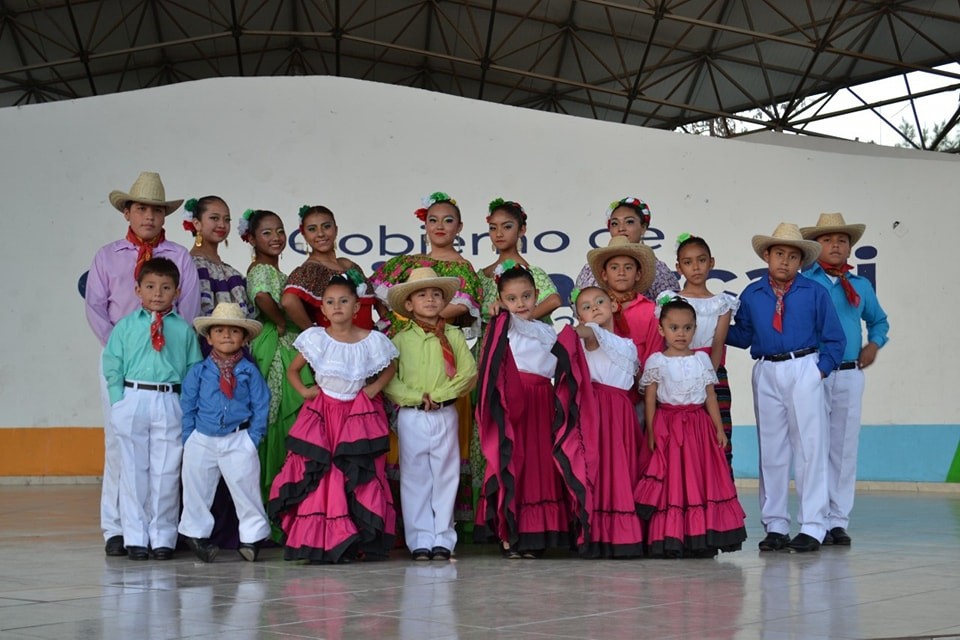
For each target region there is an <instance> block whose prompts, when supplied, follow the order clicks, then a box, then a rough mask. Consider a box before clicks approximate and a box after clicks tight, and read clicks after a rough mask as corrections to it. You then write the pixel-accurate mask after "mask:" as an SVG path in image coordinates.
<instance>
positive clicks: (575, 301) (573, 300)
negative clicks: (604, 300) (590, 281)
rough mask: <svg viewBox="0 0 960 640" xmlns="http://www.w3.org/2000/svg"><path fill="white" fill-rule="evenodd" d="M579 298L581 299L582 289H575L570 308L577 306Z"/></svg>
mask: <svg viewBox="0 0 960 640" xmlns="http://www.w3.org/2000/svg"><path fill="white" fill-rule="evenodd" d="M579 297H580V287H574V288H573V290H572V291H570V306H571V307H575V306H577V298H579Z"/></svg>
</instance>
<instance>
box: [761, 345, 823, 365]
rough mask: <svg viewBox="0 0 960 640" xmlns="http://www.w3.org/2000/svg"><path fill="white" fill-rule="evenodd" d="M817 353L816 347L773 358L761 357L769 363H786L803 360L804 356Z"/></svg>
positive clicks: (773, 356) (777, 354) (780, 354)
mask: <svg viewBox="0 0 960 640" xmlns="http://www.w3.org/2000/svg"><path fill="white" fill-rule="evenodd" d="M816 352H817V348H816V347H810V348H809V349H800V351H788V352H787V353H776V354H774V355H772V356H760V359H761V360H766V361H767V362H785V361H787V360H794V359H796V358H802V357H803V356H808V355H810V354H811V353H816Z"/></svg>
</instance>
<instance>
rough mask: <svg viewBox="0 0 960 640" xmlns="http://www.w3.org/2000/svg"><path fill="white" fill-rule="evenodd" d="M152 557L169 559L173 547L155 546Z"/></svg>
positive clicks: (171, 556)
mask: <svg viewBox="0 0 960 640" xmlns="http://www.w3.org/2000/svg"><path fill="white" fill-rule="evenodd" d="M153 557H154V559H155V560H171V559H173V549H171V548H170V547H157V548H156V549H154V550H153Z"/></svg>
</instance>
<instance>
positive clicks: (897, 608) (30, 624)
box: [0, 484, 960, 640]
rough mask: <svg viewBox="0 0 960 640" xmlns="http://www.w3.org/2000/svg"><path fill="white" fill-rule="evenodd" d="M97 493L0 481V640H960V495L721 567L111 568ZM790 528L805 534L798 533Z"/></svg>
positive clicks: (867, 512) (915, 499) (557, 561)
mask: <svg viewBox="0 0 960 640" xmlns="http://www.w3.org/2000/svg"><path fill="white" fill-rule="evenodd" d="M98 497H99V486H98V485H89V484H88V485H76V486H57V485H46V486H0V638H2V639H3V640H36V639H37V638H48V639H65V640H66V639H69V640H84V639H87V638H97V639H100V638H105V639H116V640H140V639H151V640H152V639H155V638H197V639H200V638H223V639H226V640H241V639H246V638H251V639H252V638H269V639H280V638H288V639H289V638H332V639H339V638H344V639H351V640H352V639H360V638H372V639H375V640H387V639H390V638H404V639H410V640H425V639H428V638H451V639H453V638H457V639H460V640H481V639H488V638H492V639H502V640H507V639H510V640H543V639H545V638H598V639H606V638H610V639H618V640H620V639H626V638H644V639H648V640H649V639H655V638H765V639H770V640H779V639H781V638H783V639H786V638H802V639H804V640H808V639H809V640H812V639H817V638H837V639H846V638H858V639H859V638H960V495H957V494H956V493H945V494H937V493H880V492H869V493H861V494H860V495H859V496H858V500H857V506H856V509H855V511H854V514H853V522H852V525H851V527H850V529H849V531H850V534H851V535H852V536H853V546H852V547H849V548H841V547H825V548H823V549H822V550H821V551H820V552H819V553H812V554H790V553H785V552H775V553H771V552H768V553H762V554H761V553H759V552H758V551H757V547H756V545H757V542H758V541H759V540H760V539H761V537H762V532H761V528H760V523H759V516H758V513H757V504H756V503H757V496H756V490H755V489H743V490H742V492H741V500H742V502H743V504H744V508H745V509H746V510H747V513H748V515H749V520H748V531H749V534H750V539H749V540H748V541H747V543H746V546H745V549H744V550H743V551H741V552H739V553H733V554H726V555H721V556H720V557H718V558H716V559H713V560H604V561H597V560H581V559H578V558H574V557H569V556H567V555H566V554H564V553H554V554H553V555H552V556H551V555H548V557H547V558H545V559H543V560H516V561H507V560H504V559H502V558H501V557H500V555H499V554H498V553H497V550H496V549H495V548H492V547H486V546H474V545H461V546H460V547H459V548H458V560H457V561H455V562H449V563H437V562H431V563H414V562H412V561H410V560H408V559H407V555H406V554H405V553H401V552H399V551H397V552H396V553H395V554H394V557H393V558H391V560H389V561H387V562H379V563H355V564H350V565H344V566H307V565H302V564H299V563H289V562H284V561H283V560H282V559H281V550H279V549H266V550H264V552H263V553H262V554H261V559H260V561H258V562H257V563H255V564H250V563H247V562H244V561H243V560H242V559H241V558H240V556H239V555H238V554H236V553H235V552H230V551H222V552H221V555H220V557H219V558H218V559H217V561H216V562H215V563H213V564H209V565H204V564H202V563H200V562H198V561H196V560H195V558H194V557H193V555H192V554H190V553H188V552H180V553H178V555H177V557H176V558H175V559H173V560H171V561H168V562H157V561H154V560H150V561H147V562H133V561H130V560H127V559H126V558H106V557H105V556H104V554H103V541H102V539H101V536H100V532H99V527H98V521H99V518H98V515H97V511H98ZM794 533H796V526H795V527H794Z"/></svg>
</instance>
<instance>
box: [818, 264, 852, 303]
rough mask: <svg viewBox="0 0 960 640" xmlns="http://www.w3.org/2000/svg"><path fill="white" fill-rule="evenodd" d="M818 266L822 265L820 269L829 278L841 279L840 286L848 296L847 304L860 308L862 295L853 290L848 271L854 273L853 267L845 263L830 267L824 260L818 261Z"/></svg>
mask: <svg viewBox="0 0 960 640" xmlns="http://www.w3.org/2000/svg"><path fill="white" fill-rule="evenodd" d="M817 264H819V265H820V268H821V269H823V272H824V273H826V274H827V275H828V276H833V277H834V278H840V286H841V287H843V293H844V294H846V296H847V302H849V303H850V306H851V307H859V306H860V294H858V293H857V290H856V289H854V288H853V283H852V282H850V278H849V277H848V276H847V271H853V267H851V266H850V265H849V264H847V263H844V264H842V265H840V266H839V267H834V266H833V265H829V264H827V263H826V262H824V261H822V260H820V261H818V262H817Z"/></svg>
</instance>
